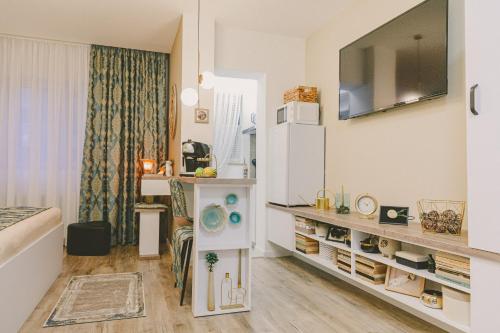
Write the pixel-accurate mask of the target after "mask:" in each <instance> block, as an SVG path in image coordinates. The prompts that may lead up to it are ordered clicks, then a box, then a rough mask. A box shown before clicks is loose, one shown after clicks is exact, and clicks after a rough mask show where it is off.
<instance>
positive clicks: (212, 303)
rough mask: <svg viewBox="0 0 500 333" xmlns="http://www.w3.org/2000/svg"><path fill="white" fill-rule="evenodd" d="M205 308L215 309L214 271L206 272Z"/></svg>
mask: <svg viewBox="0 0 500 333" xmlns="http://www.w3.org/2000/svg"><path fill="white" fill-rule="evenodd" d="M207 310H208V311H215V295H214V272H210V271H209V272H208V294H207Z"/></svg>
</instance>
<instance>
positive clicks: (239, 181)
mask: <svg viewBox="0 0 500 333" xmlns="http://www.w3.org/2000/svg"><path fill="white" fill-rule="evenodd" d="M142 177H143V179H145V180H169V179H170V178H172V177H167V176H162V175H143V176H142ZM175 178H178V179H180V181H182V182H183V183H187V184H208V185H255V184H256V183H257V180H256V179H255V178H199V177H177V176H175Z"/></svg>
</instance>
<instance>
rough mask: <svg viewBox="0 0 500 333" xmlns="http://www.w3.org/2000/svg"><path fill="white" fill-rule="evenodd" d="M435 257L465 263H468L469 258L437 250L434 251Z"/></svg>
mask: <svg viewBox="0 0 500 333" xmlns="http://www.w3.org/2000/svg"><path fill="white" fill-rule="evenodd" d="M436 258H440V259H448V260H453V261H458V262H461V263H465V264H467V265H469V264H470V259H469V258H467V257H462V256H459V255H456V254H452V253H448V252H442V251H438V252H436Z"/></svg>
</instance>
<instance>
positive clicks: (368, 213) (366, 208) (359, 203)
mask: <svg viewBox="0 0 500 333" xmlns="http://www.w3.org/2000/svg"><path fill="white" fill-rule="evenodd" d="M354 205H355V207H356V211H357V212H358V213H360V214H361V216H362V217H365V218H373V217H374V216H375V212H376V211H377V208H378V202H377V200H376V199H375V198H374V197H373V196H371V195H370V194H368V193H363V194H360V195H358V197H357V198H356V202H355V203H354Z"/></svg>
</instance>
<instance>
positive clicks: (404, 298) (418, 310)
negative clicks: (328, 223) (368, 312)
mask: <svg viewBox="0 0 500 333" xmlns="http://www.w3.org/2000/svg"><path fill="white" fill-rule="evenodd" d="M356 252H359V251H354V253H356ZM358 254H361V253H358ZM294 255H295V256H296V257H299V258H301V259H304V261H306V262H309V263H312V264H313V265H314V266H316V267H317V268H319V269H321V270H324V271H326V272H327V273H330V274H334V275H336V276H337V277H340V278H341V279H342V280H344V281H346V282H348V283H351V284H353V285H355V286H358V287H360V288H361V289H363V290H365V291H367V292H370V293H372V294H374V295H375V296H378V297H380V298H382V299H384V300H385V301H388V302H390V303H393V304H394V303H397V305H399V306H400V307H403V308H404V309H405V310H407V311H410V312H411V313H413V314H415V315H417V316H418V317H420V318H422V319H425V320H428V321H430V322H432V323H434V324H438V325H439V324H441V325H440V326H442V324H444V325H446V326H447V327H448V328H449V329H451V330H453V331H454V332H463V333H469V332H470V327H469V326H466V325H463V324H460V323H457V322H454V321H452V320H450V319H448V318H447V317H446V316H445V315H444V313H443V310H441V309H432V308H429V307H426V306H424V305H423V304H421V303H420V300H419V298H417V297H412V296H408V295H403V294H399V293H396V292H392V291H388V290H385V286H384V285H383V284H379V285H375V284H372V283H370V282H367V281H365V280H363V279H361V278H358V277H357V276H356V273H355V272H352V273H351V274H349V273H347V272H344V271H342V270H340V269H339V268H337V266H336V265H335V264H334V263H333V262H330V261H328V260H325V259H322V258H320V257H319V255H317V254H304V253H302V252H299V251H294ZM374 260H375V259H374Z"/></svg>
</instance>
